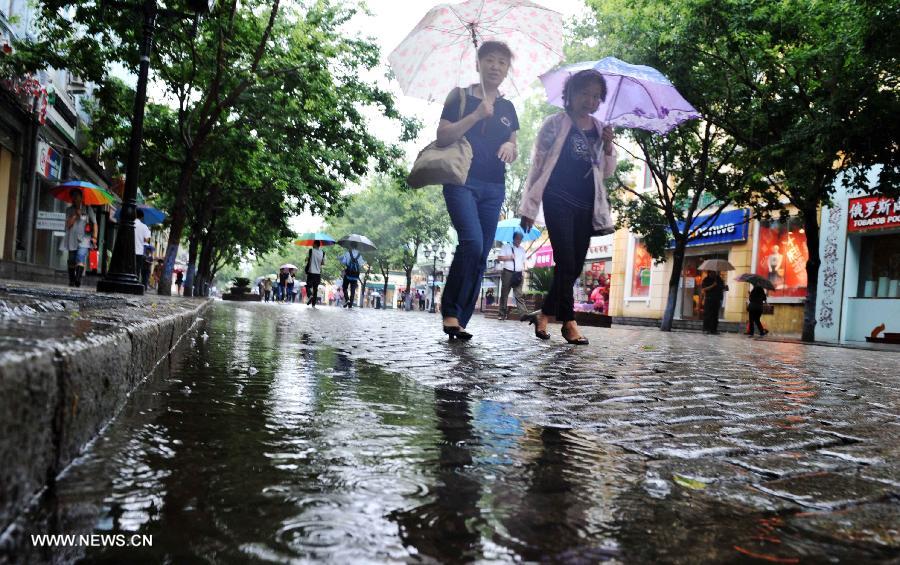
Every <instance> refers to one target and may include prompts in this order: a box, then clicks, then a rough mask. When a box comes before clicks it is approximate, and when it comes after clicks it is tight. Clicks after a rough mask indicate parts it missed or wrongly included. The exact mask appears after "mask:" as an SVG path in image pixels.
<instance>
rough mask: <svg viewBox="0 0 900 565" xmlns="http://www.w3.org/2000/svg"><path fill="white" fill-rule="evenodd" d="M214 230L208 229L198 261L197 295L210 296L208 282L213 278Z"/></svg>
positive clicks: (195, 293)
mask: <svg viewBox="0 0 900 565" xmlns="http://www.w3.org/2000/svg"><path fill="white" fill-rule="evenodd" d="M212 252H213V244H212V230H211V229H210V230H208V231H207V233H206V235H205V236H204V237H203V246H202V247H201V248H200V260H199V261H198V263H197V281H196V283H195V286H194V288H195V292H194V295H195V296H208V295H209V292H208V290H209V287H208V286H207V283H209V282H210V281H211V280H212V273H211V269H212Z"/></svg>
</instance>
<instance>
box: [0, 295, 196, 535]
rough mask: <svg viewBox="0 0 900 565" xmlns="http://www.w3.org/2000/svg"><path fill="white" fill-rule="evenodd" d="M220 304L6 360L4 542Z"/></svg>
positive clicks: (0, 525) (0, 494) (0, 425)
mask: <svg viewBox="0 0 900 565" xmlns="http://www.w3.org/2000/svg"><path fill="white" fill-rule="evenodd" d="M211 303H212V301H211V300H207V301H204V302H202V303H199V304H198V305H197V307H196V308H193V309H191V310H188V311H185V312H180V313H176V314H170V315H167V316H164V317H161V318H157V319H153V320H148V321H146V322H142V323H139V324H137V325H135V326H132V327H129V328H121V329H118V330H115V331H113V332H111V333H109V334H107V335H102V336H97V337H92V338H91V339H88V340H77V341H72V342H68V343H60V344H59V345H57V346H55V347H54V348H52V349H50V348H48V349H34V350H32V351H29V352H26V353H23V354H22V355H19V356H15V357H12V356H10V357H7V358H6V359H4V362H3V363H2V364H0V379H2V380H0V384H2V386H0V390H2V391H4V393H5V394H4V397H2V398H0V430H2V432H3V436H4V440H5V441H4V442H3V444H2V445H0V460H2V461H3V464H2V466H0V469H2V470H0V546H2V545H3V542H2V540H3V538H5V537H7V535H8V534H9V533H10V532H8V531H7V530H8V529H10V527H11V526H13V525H14V523H15V520H16V517H17V516H18V515H19V514H20V513H21V512H22V510H24V509H25V508H26V507H27V506H28V504H30V502H31V501H32V499H33V498H34V497H35V496H36V495H38V494H40V492H41V491H42V490H43V489H44V487H45V486H47V485H48V484H51V483H52V482H53V480H54V479H55V477H56V476H57V475H59V474H60V473H61V472H63V471H64V470H65V469H66V467H67V466H68V465H69V464H70V463H71V462H72V461H73V460H74V459H75V458H77V457H78V456H79V455H80V454H81V453H83V451H84V450H85V449H86V448H87V447H88V446H89V445H90V442H91V441H92V440H94V439H95V438H96V437H97V436H98V434H99V433H100V432H101V431H102V430H103V428H104V427H105V426H106V425H108V424H109V423H110V422H111V421H112V420H114V419H115V417H116V415H117V414H118V413H119V412H120V411H121V409H122V408H123V407H124V405H125V403H126V401H127V399H128V397H129V395H130V394H131V392H132V391H133V390H134V389H135V388H137V386H138V385H140V383H141V382H143V381H144V380H145V379H146V378H147V377H148V376H149V375H150V374H152V373H153V371H154V370H155V369H156V368H157V366H158V365H159V364H160V363H162V362H163V361H164V360H165V359H166V358H167V357H168V356H169V354H170V353H171V352H172V351H173V350H174V349H175V348H176V346H177V345H178V344H179V342H180V341H181V340H182V339H183V338H184V337H185V336H187V335H188V334H189V333H191V331H192V330H193V329H194V328H195V326H196V324H197V322H198V321H199V320H200V318H201V315H202V314H203V313H204V312H205V310H206V309H207V308H208V307H209V306H210V304H211Z"/></svg>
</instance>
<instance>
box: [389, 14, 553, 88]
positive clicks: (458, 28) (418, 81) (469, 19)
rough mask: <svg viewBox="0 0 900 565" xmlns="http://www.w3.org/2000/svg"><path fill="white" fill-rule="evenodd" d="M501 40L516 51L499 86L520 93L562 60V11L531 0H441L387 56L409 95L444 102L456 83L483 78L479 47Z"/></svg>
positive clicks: (467, 83)
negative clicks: (449, 1)
mask: <svg viewBox="0 0 900 565" xmlns="http://www.w3.org/2000/svg"><path fill="white" fill-rule="evenodd" d="M485 41H502V42H504V43H506V44H507V45H508V46H509V48H510V50H512V52H513V63H512V67H511V68H510V72H509V76H508V77H507V79H506V81H504V83H503V86H501V91H502V92H504V93H505V94H506V95H508V96H517V95H519V94H520V93H522V91H523V90H525V88H526V87H528V85H530V84H531V83H532V82H534V81H535V80H537V77H538V76H539V75H540V74H541V73H543V72H544V71H546V70H548V69H551V68H552V67H554V66H555V65H557V64H558V63H559V62H560V61H562V60H563V56H564V54H563V25H562V15H561V14H559V13H558V12H554V11H553V10H550V9H547V8H545V7H543V6H541V5H540V4H537V3H535V2H530V1H528V0H469V1H468V2H462V3H459V4H440V5H438V6H435V7H434V8H432V9H431V10H429V11H428V13H427V14H425V17H423V18H422V20H421V21H420V22H419V23H418V25H416V27H415V29H413V30H412V32H410V34H409V35H407V36H406V39H404V40H403V41H402V42H401V43H400V45H399V46H397V48H396V49H394V51H393V52H392V53H391V54H390V55H389V56H388V61H389V62H390V65H391V69H392V70H393V72H394V76H395V77H396V78H397V81H398V82H399V83H400V88H401V89H402V90H403V93H404V94H406V95H407V96H414V97H416V98H424V99H425V100H429V101H433V100H439V101H443V100H444V98H445V97H446V96H447V94H448V93H449V92H450V91H451V90H452V89H454V88H456V87H460V86H469V85H471V84H476V83H478V81H479V76H478V72H477V71H476V70H475V62H476V55H475V53H476V46H477V45H481V44H482V43H484V42H485Z"/></svg>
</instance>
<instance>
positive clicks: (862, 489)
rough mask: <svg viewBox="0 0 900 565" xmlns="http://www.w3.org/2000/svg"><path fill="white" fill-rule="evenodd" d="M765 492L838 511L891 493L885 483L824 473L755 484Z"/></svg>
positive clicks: (852, 475) (811, 506)
mask: <svg viewBox="0 0 900 565" xmlns="http://www.w3.org/2000/svg"><path fill="white" fill-rule="evenodd" d="M754 487H755V488H756V489H758V490H760V491H761V492H764V493H766V494H770V495H772V496H777V497H780V498H785V499H787V500H790V501H793V502H796V503H797V504H800V505H801V506H805V507H808V508H820V509H829V510H830V509H837V508H843V507H846V506H851V505H854V504H862V503H864V502H875V501H878V500H882V499H885V498H886V497H888V496H889V495H890V494H891V491H890V489H889V488H888V487H887V486H886V485H884V484H881V483H877V482H875V481H870V480H867V479H863V478H860V477H857V476H856V475H854V474H844V473H834V472H821V473H811V474H808V475H799V476H796V477H790V478H787V479H779V480H775V481H767V482H764V483H758V484H755V485H754Z"/></svg>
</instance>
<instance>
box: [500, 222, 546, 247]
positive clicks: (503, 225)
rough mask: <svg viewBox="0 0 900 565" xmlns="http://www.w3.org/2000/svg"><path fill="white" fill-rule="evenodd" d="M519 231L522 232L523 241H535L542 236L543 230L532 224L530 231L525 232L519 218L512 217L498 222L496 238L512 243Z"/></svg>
mask: <svg viewBox="0 0 900 565" xmlns="http://www.w3.org/2000/svg"><path fill="white" fill-rule="evenodd" d="M517 233H520V234H522V236H523V237H522V241H534V240H535V239H537V238H539V237H541V230H539V229H537V228H536V227H534V226H532V228H531V229H530V230H528V233H525V232H524V231H523V230H522V226H521V225H519V220H518V219H516V218H511V219H509V220H501V221H500V223H498V224H497V232H496V233H495V234H494V239H495V240H497V241H502V242H503V243H510V242H512V240H513V236H514V235H515V234H517Z"/></svg>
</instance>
